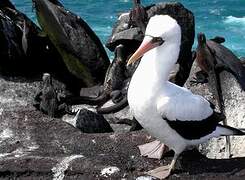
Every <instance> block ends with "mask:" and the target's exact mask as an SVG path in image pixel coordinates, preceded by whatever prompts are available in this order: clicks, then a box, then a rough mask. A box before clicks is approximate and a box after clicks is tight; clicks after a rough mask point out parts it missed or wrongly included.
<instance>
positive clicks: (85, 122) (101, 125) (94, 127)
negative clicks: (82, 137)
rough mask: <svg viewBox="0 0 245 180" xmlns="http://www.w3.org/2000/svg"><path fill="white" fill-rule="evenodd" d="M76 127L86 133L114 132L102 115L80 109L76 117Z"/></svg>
mask: <svg viewBox="0 0 245 180" xmlns="http://www.w3.org/2000/svg"><path fill="white" fill-rule="evenodd" d="M75 121H76V127H77V128H78V129H80V130H81V131H82V132H84V133H109V132H113V129H112V128H111V126H110V124H109V123H108V122H107V121H106V120H105V118H104V117H103V116H102V115H101V114H96V113H95V112H92V111H89V110H87V109H80V110H79V111H78V112H77V115H76V117H75Z"/></svg>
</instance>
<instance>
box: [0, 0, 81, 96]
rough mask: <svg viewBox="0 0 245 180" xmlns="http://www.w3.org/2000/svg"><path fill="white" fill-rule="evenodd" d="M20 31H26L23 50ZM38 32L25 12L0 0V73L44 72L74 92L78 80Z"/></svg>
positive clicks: (8, 2) (47, 40) (78, 84)
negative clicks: (25, 46) (25, 48)
mask: <svg viewBox="0 0 245 180" xmlns="http://www.w3.org/2000/svg"><path fill="white" fill-rule="evenodd" d="M24 25H25V26H26V28H24ZM24 29H26V31H24ZM23 32H24V33H25V34H26V35H25V36H26V42H27V51H26V52H24V50H23V47H22V46H23V44H22V40H23V39H22V38H23ZM41 33H42V31H41V29H40V28H39V27H38V26H37V25H36V24H35V23H33V22H32V21H31V20H30V19H29V18H28V17H27V16H26V15H25V14H23V13H22V12H20V11H18V10H17V9H15V7H14V6H13V5H12V4H11V2H10V1H9V0H2V1H1V2H0V57H1V59H0V73H1V74H2V75H7V76H10V75H11V76H23V77H28V78H30V79H32V78H33V77H35V78H37V76H39V75H41V74H42V73H46V72H48V73H50V74H51V75H52V76H54V77H56V78H57V79H59V80H60V81H62V82H63V83H65V84H66V85H67V87H68V88H69V89H70V90H71V91H72V92H77V94H78V92H79V91H80V88H81V84H80V83H79V81H80V80H79V79H77V78H76V77H75V76H74V75H72V74H71V73H70V72H69V71H68V69H67V67H66V65H65V64H64V62H63V60H62V58H61V56H60V54H59V53H58V51H57V50H56V48H55V47H54V45H53V44H52V43H51V42H50V40H49V39H48V38H47V37H43V36H40V34H41ZM54 67H55V68H54ZM78 80H79V81H78Z"/></svg>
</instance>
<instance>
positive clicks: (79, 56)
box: [33, 0, 110, 87]
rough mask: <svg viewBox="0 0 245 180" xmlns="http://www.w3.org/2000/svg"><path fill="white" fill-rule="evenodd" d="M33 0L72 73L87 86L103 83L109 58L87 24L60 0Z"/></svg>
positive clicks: (40, 18) (45, 27)
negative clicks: (57, 2)
mask: <svg viewBox="0 0 245 180" xmlns="http://www.w3.org/2000/svg"><path fill="white" fill-rule="evenodd" d="M33 2H34V4H35V8H36V14H37V19H38V22H39V24H40V26H41V27H42V29H43V31H44V32H45V33H46V34H47V35H48V37H49V39H50V40H51V41H52V43H53V44H54V46H55V47H56V49H57V50H58V51H59V53H60V55H61V56H62V58H63V61H64V63H65V64H66V67H67V68H68V70H69V71H70V73H71V74H73V75H74V76H76V77H77V78H78V79H80V81H81V82H83V83H84V86H85V87H86V86H92V85H96V84H98V83H103V80H104V75H105V73H106V70H107V68H108V66H109V64H110V61H109V58H108V57H107V54H106V51H105V49H104V47H103V45H102V44H101V42H100V40H99V38H98V37H97V36H96V34H95V33H94V32H93V30H92V29H91V28H90V27H89V26H88V24H87V23H86V22H85V21H84V20H82V18H81V17H79V16H77V15H76V14H74V13H72V12H70V11H68V10H66V9H65V8H64V7H61V6H60V4H58V5H57V4H54V3H52V2H50V1H49V0H33ZM53 2H54V1H53ZM81 82H80V84H81Z"/></svg>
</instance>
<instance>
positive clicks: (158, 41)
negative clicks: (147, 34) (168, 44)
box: [152, 37, 164, 46]
mask: <svg viewBox="0 0 245 180" xmlns="http://www.w3.org/2000/svg"><path fill="white" fill-rule="evenodd" d="M152 42H153V43H157V44H158V45H159V46H160V45H162V44H163V43H164V40H163V39H162V38H161V37H153V39H152Z"/></svg>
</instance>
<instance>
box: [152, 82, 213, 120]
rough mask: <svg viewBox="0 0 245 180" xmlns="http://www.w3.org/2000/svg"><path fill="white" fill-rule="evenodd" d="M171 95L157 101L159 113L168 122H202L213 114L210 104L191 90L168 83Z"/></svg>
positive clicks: (162, 96) (161, 96)
mask: <svg viewBox="0 0 245 180" xmlns="http://www.w3.org/2000/svg"><path fill="white" fill-rule="evenodd" d="M165 88H167V89H168V90H169V91H171V93H170V94H169V95H168V94H167V93H166V94H164V95H160V96H159V98H158V100H157V110H158V112H159V113H160V114H161V115H162V116H163V117H164V118H167V119H168V120H180V121H183V120H187V121H190V120H192V121H201V120H203V119H206V118H208V117H209V116H210V115H212V114H213V109H212V108H211V107H210V104H209V102H208V101H207V100H206V99H204V98H203V97H202V96H199V95H194V94H192V92H190V91H189V90H187V89H185V88H182V87H179V86H176V85H175V84H173V83H170V82H168V83H166V86H165Z"/></svg>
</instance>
